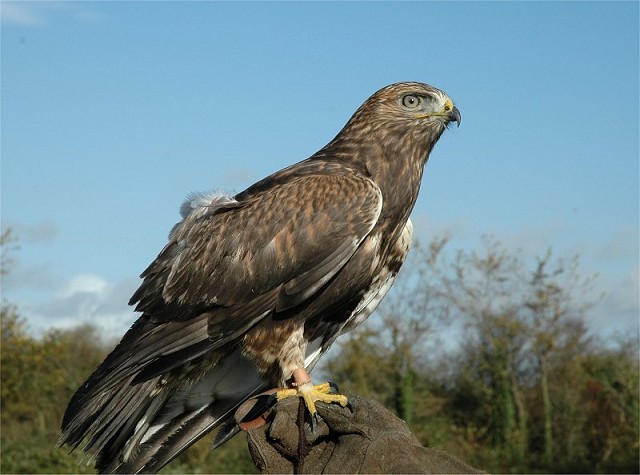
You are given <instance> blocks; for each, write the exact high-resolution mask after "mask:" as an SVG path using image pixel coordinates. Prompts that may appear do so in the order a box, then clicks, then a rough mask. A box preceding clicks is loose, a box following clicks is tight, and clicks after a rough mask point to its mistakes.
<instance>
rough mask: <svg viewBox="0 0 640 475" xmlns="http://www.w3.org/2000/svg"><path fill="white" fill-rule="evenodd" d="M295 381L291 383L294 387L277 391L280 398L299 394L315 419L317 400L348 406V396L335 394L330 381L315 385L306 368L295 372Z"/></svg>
mask: <svg viewBox="0 0 640 475" xmlns="http://www.w3.org/2000/svg"><path fill="white" fill-rule="evenodd" d="M292 379H293V382H292V383H291V385H292V386H293V388H290V389H281V390H280V391H278V392H277V393H276V395H277V398H278V400H280V399H284V398H287V397H292V396H298V397H301V398H302V400H303V401H304V405H305V406H307V410H308V411H309V413H310V414H311V415H312V416H313V418H314V419H315V418H316V417H317V413H318V411H317V409H316V404H315V403H316V402H318V401H320V402H326V403H329V404H331V403H337V404H340V405H341V406H342V407H346V406H347V404H348V402H349V401H348V400H347V397H346V396H343V395H342V394H334V393H333V392H332V391H331V390H332V386H331V384H330V383H322V384H318V385H315V386H314V385H313V384H312V383H311V376H309V373H307V371H306V370H305V369H304V368H298V369H296V370H295V371H294V372H293V378H292Z"/></svg>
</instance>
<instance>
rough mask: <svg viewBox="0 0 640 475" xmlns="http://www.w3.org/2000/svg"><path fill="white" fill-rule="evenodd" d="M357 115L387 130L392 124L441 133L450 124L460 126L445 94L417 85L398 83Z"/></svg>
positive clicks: (415, 83) (384, 91) (383, 89)
mask: <svg viewBox="0 0 640 475" xmlns="http://www.w3.org/2000/svg"><path fill="white" fill-rule="evenodd" d="M358 113H360V114H362V115H364V116H368V117H367V119H366V120H370V121H372V122H379V123H380V124H381V125H382V124H384V126H387V127H388V126H392V127H393V124H394V123H395V124H397V125H398V126H404V127H417V128H423V127H427V128H436V129H441V128H443V127H446V126H447V125H448V124H449V123H451V122H456V123H457V124H458V125H460V120H461V117H460V111H459V110H458V108H457V107H456V106H454V105H453V101H452V100H451V98H450V97H449V96H448V95H447V94H446V93H445V92H443V91H441V90H440V89H437V88H435V87H432V86H429V85H428V84H423V83H419V82H400V83H396V84H391V85H390V86H387V87H384V88H382V89H380V90H379V91H378V92H376V93H375V94H374V95H373V96H371V97H370V98H369V99H368V100H367V101H366V102H365V103H364V104H363V105H362V107H361V108H360V109H359V110H358V112H357V113H356V115H357V114H358ZM363 118H364V117H363ZM394 128H395V127H394Z"/></svg>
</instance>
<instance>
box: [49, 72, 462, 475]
mask: <svg viewBox="0 0 640 475" xmlns="http://www.w3.org/2000/svg"><path fill="white" fill-rule="evenodd" d="M407 95H411V96H415V97H416V98H418V101H417V104H418V106H416V107H415V108H414V107H413V106H410V105H408V103H406V104H405V102H404V98H405V97H406V96H407ZM452 120H455V121H458V122H459V120H460V115H459V112H458V111H457V109H456V108H455V107H453V105H452V103H451V101H450V99H449V98H448V97H447V96H446V94H444V93H443V92H442V91H439V90H438V89H435V88H433V87H431V86H428V85H426V84H421V83H398V84H394V85H391V86H387V87H386V88H383V89H381V90H380V91H378V92H376V93H375V94H374V95H373V96H371V97H370V98H369V99H368V100H367V101H366V102H365V103H364V104H363V105H362V106H361V107H360V108H359V109H358V110H357V111H356V112H355V113H354V115H353V116H352V117H351V119H350V120H349V121H348V122H347V124H346V125H345V126H344V128H343V129H342V130H341V131H340V133H338V135H337V136H336V137H335V138H334V139H333V140H332V141H331V142H329V143H328V144H327V145H326V146H325V147H323V148H322V149H321V150H320V151H318V152H317V153H316V154H314V155H313V156H311V157H310V158H309V159H307V160H305V161H302V162H299V163H297V164H294V165H291V166H290V167H287V168H285V169H283V170H280V171H279V172H276V173H274V174H273V175H271V176H269V177H267V178H265V179H263V180H260V181H259V182H257V183H255V184H254V185H252V186H250V187H249V188H247V189H246V190H245V191H243V192H241V193H239V194H237V195H236V196H233V197H226V196H224V195H195V196H194V197H192V198H191V200H190V201H187V202H186V203H185V204H184V205H183V207H182V208H181V214H182V216H183V220H182V221H181V222H180V223H178V224H177V225H176V226H175V227H174V228H173V230H172V231H171V233H170V236H169V242H168V243H167V245H166V246H165V248H164V249H163V250H162V251H161V252H160V253H159V255H158V257H157V258H156V259H155V260H154V261H153V262H152V263H151V265H150V266H149V267H148V268H147V269H146V270H145V271H144V272H143V273H142V278H143V282H142V284H141V286H140V288H139V289H138V290H137V291H136V292H135V293H134V295H133V297H132V298H131V302H130V303H131V304H132V305H135V306H136V310H137V311H140V312H142V316H141V317H140V319H139V320H138V321H137V322H136V323H135V324H134V325H133V326H132V328H131V329H130V330H129V331H128V332H127V333H126V334H125V336H124V337H123V339H122V341H121V342H120V344H119V345H118V346H117V347H116V348H115V349H114V351H113V352H112V353H111V354H110V355H109V356H108V357H107V359H106V360H105V361H104V362H103V363H102V364H101V365H100V367H99V368H98V369H97V370H96V372H95V373H94V374H93V375H92V376H91V377H90V378H89V380H88V381H87V382H86V383H85V384H84V385H83V386H82V387H81V388H80V389H79V390H78V391H77V392H76V394H75V395H74V397H73V398H72V400H71V402H70V403H69V407H68V408H67V411H66V413H65V417H64V420H63V435H62V438H61V442H62V443H66V444H69V445H70V446H71V447H72V448H75V447H77V446H78V445H79V444H80V443H81V442H82V440H83V439H84V438H85V437H87V436H91V439H90V443H89V445H88V446H87V447H85V450H88V451H89V452H90V453H92V454H96V456H97V462H96V466H97V467H98V468H99V469H100V470H101V471H121V472H139V471H144V472H147V471H157V470H159V469H160V468H162V467H163V466H164V465H165V464H166V463H168V462H169V461H170V460H172V459H173V458H174V457H175V456H177V455H178V454H179V453H180V452H181V451H183V450H185V449H186V448H187V447H188V446H189V445H191V444H192V443H193V442H195V441H196V440H198V439H199V438H200V437H202V436H203V435H204V434H205V433H206V432H208V431H209V430H211V429H213V428H215V427H221V428H220V431H219V433H218V436H217V439H216V440H217V442H216V444H218V443H222V442H224V441H225V440H227V439H228V438H229V437H231V436H232V435H233V433H235V431H236V430H237V427H236V426H235V425H234V424H233V422H232V419H231V416H232V413H233V410H234V408H235V407H237V406H238V405H239V404H241V403H242V402H243V401H244V400H246V398H248V397H249V396H250V395H251V394H253V393H255V392H258V391H261V390H264V389H266V388H269V387H273V386H275V385H281V384H284V381H285V380H287V379H288V378H289V377H290V376H291V374H292V372H293V371H294V370H295V369H297V368H301V367H305V366H306V368H307V369H308V370H309V371H310V370H311V369H312V368H313V366H314V365H315V363H316V362H317V360H318V358H319V357H320V356H321V355H322V354H323V353H324V352H325V351H326V350H327V349H328V348H329V346H330V345H331V344H332V343H333V342H334V341H335V339H336V338H337V337H338V336H339V335H340V334H341V333H343V332H344V331H347V330H349V329H351V328H353V327H354V326H356V325H357V324H359V323H360V322H362V321H363V320H364V319H366V318H367V316H368V315H369V314H370V313H371V312H372V311H373V310H374V309H375V307H376V306H377V305H378V304H379V302H380V300H381V299H382V298H383V297H384V295H385V294H386V292H387V291H388V290H389V288H390V287H391V285H392V283H393V281H394V279H395V276H396V274H397V272H398V270H399V268H400V266H401V265H402V262H403V261H404V258H405V256H406V254H407V251H408V248H409V244H410V240H411V234H412V227H411V224H410V222H409V214H410V213H411V210H412V208H413V206H414V204H415V201H416V199H417V196H418V191H419V189H420V183H421V179H422V172H423V167H424V164H425V162H426V161H427V158H428V156H429V153H430V152H431V150H432V148H433V146H434V145H435V143H436V141H437V140H438V138H439V137H440V135H441V134H442V132H443V131H444V130H445V128H446V126H447V124H448V123H449V122H450V121H452ZM207 196H208V198H207Z"/></svg>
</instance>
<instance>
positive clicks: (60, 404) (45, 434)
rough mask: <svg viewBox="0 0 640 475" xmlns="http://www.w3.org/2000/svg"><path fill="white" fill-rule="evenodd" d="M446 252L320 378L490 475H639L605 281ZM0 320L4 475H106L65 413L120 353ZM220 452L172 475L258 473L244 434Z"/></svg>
mask: <svg viewBox="0 0 640 475" xmlns="http://www.w3.org/2000/svg"><path fill="white" fill-rule="evenodd" d="M0 244H2V248H3V253H2V262H1V263H0V265H1V269H0V270H1V272H2V273H3V274H4V273H6V272H7V271H8V269H9V268H10V262H11V259H10V256H7V253H6V252H5V251H7V249H14V248H15V241H14V240H13V239H12V236H11V235H10V234H6V233H5V234H3V235H2V237H1V238H0ZM450 247H451V244H450V239H449V238H448V237H442V238H437V239H434V240H433V241H432V242H431V243H429V244H428V245H427V246H416V248H415V249H413V250H412V252H411V254H410V262H408V263H407V264H405V266H404V269H403V272H402V273H401V276H400V277H399V279H398V282H397V283H396V285H395V287H394V291H393V293H392V294H391V295H390V296H389V297H388V298H387V299H386V300H385V301H384V302H383V304H382V305H381V308H380V309H379V311H378V312H377V314H375V315H374V316H372V317H371V318H370V321H369V322H367V323H366V324H364V325H363V326H361V327H360V328H359V329H358V330H356V331H355V332H354V333H352V334H350V335H349V336H345V337H343V338H342V340H341V341H340V343H339V344H338V346H337V347H336V348H335V349H332V351H331V352H330V353H329V354H328V355H327V357H326V358H325V361H324V362H323V363H321V364H322V366H321V367H320V368H318V369H319V371H316V373H318V372H319V373H321V374H322V376H323V377H326V378H328V379H330V380H332V381H335V382H337V383H338V384H339V385H340V389H341V390H342V391H348V392H354V393H358V394H361V395H364V396H369V397H372V398H375V399H377V400H379V401H380V402H382V403H383V404H384V405H385V406H386V407H387V408H389V409H391V410H393V411H394V412H395V413H396V414H397V415H398V416H399V417H401V418H402V419H404V420H405V421H407V423H408V424H409V426H410V427H411V429H412V430H413V431H414V432H415V434H416V435H417V436H418V438H419V439H420V440H421V442H422V443H423V445H425V446H429V447H435V448H438V449H441V450H444V451H446V452H448V453H450V454H452V455H455V456H457V457H459V458H461V459H462V460H464V461H466V462H468V463H470V464H472V465H474V466H476V467H478V468H481V469H484V470H486V471H488V472H502V473H525V472H526V473H544V472H547V473H616V472H617V473H638V471H639V464H638V457H639V445H638V442H639V433H640V431H639V417H640V415H639V413H638V404H639V394H638V393H639V384H640V382H639V378H638V371H639V364H638V351H639V346H638V338H637V335H631V336H629V337H627V338H623V339H619V340H618V341H615V342H611V341H608V342H603V341H600V340H599V339H598V338H596V337H594V336H593V334H592V333H590V331H589V329H588V328H587V326H586V323H585V322H586V317H587V316H588V313H589V311H590V310H591V308H592V306H593V304H594V303H596V301H597V298H598V296H594V291H593V279H594V277H592V276H584V275H583V273H582V271H581V269H580V266H579V260H578V259H577V258H574V259H571V260H569V261H567V262H565V261H563V260H562V259H556V258H554V257H553V255H552V253H551V252H547V253H545V254H544V255H543V256H541V257H539V258H536V259H533V260H531V259H526V258H525V257H524V256H523V254H522V253H521V252H519V251H517V250H516V251H514V250H511V249H508V248H507V247H505V246H503V245H502V244H501V243H500V242H498V241H497V240H496V239H495V238H486V239H485V240H484V241H483V243H482V244H481V245H480V246H479V248H478V249H475V250H472V251H465V250H459V251H456V252H453V251H452V250H451V249H450ZM0 316H1V331H2V334H1V344H2V347H1V352H0V356H1V361H0V363H1V370H0V371H1V374H0V378H1V379H0V380H1V386H0V398H1V399H0V404H1V407H2V411H1V421H0V422H1V424H2V431H1V432H0V444H1V451H0V471H1V472H2V473H94V470H93V468H92V463H90V462H91V460H87V459H86V458H85V459H84V460H83V454H82V453H81V451H80V450H78V451H76V452H73V453H71V454H69V453H68V452H67V451H66V450H65V449H58V448H57V447H56V443H57V439H58V437H59V427H60V422H61V419H62V415H63V413H64V409H65V407H66V404H67V402H68V400H69V398H70V397H71V395H72V394H73V392H74V391H75V390H76V389H77V387H78V386H79V385H80V384H82V383H83V382H84V380H85V379H86V377H87V376H88V375H89V374H90V373H91V372H92V371H93V370H94V369H95V367H96V366H97V365H98V364H99V363H100V362H101V361H102V359H103V358H104V356H105V355H106V354H107V352H108V351H109V350H110V349H111V348H112V346H113V345H114V344H115V342H113V341H111V342H109V341H104V340H103V339H102V338H101V337H100V335H99V332H98V330H97V329H96V328H95V327H93V326H91V325H80V326H78V327H76V328H73V329H69V330H57V329H51V330H49V331H47V332H45V333H44V334H43V335H41V336H34V335H32V333H31V332H30V331H29V328H28V321H27V319H26V318H25V317H24V316H22V315H21V314H20V310H19V309H18V308H16V307H15V306H13V305H11V304H10V303H9V302H6V301H3V302H2V307H1V310H0ZM611 318H615V315H612V316H611ZM452 328H455V331H453V330H452ZM458 342H459V344H457V343H458ZM317 378H318V376H316V379H317ZM210 443H211V437H205V438H204V439H203V440H201V441H200V442H199V443H197V444H196V445H195V446H193V447H192V448H191V449H190V450H188V451H187V452H185V453H184V454H182V455H181V456H180V457H178V458H177V459H176V460H175V461H174V462H172V463H171V464H170V465H169V466H168V467H166V468H165V469H164V470H163V473H255V472H256V469H255V467H254V466H253V464H252V463H251V459H250V458H249V455H248V451H247V449H246V441H245V438H244V437H243V436H242V435H240V436H238V437H235V438H234V439H233V440H232V441H231V442H229V443H228V444H225V445H224V446H223V447H221V448H220V449H218V450H217V451H216V452H215V453H211V452H210ZM87 462H89V464H87Z"/></svg>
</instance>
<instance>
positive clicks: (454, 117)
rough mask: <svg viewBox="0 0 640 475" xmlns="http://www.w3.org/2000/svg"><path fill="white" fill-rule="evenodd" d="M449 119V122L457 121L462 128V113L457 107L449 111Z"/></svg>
mask: <svg viewBox="0 0 640 475" xmlns="http://www.w3.org/2000/svg"><path fill="white" fill-rule="evenodd" d="M447 119H448V120H449V122H453V121H455V122H456V123H457V124H458V127H460V122H461V121H462V116H461V115H460V111H459V110H458V108H457V107H456V106H453V107H452V108H451V110H450V111H449V114H448V115H447Z"/></svg>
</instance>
